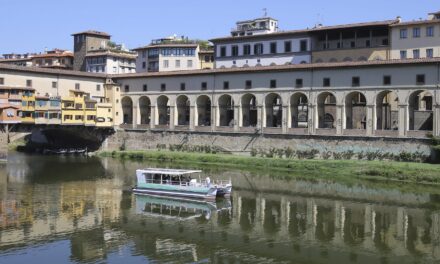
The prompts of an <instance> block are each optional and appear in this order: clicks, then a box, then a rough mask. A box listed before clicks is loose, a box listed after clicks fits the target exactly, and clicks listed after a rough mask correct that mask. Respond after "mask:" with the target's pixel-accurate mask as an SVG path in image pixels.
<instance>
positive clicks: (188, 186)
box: [133, 168, 232, 200]
mask: <svg viewBox="0 0 440 264" xmlns="http://www.w3.org/2000/svg"><path fill="white" fill-rule="evenodd" d="M201 172H202V171H200V170H179V169H159V168H147V169H139V170H136V178H137V185H136V187H134V188H133V192H135V193H138V194H150V195H162V196H171V197H179V198H186V199H204V200H215V199H216V197H224V196H228V195H230V194H231V191H232V184H231V181H230V180H229V181H228V182H225V181H216V182H211V180H210V178H209V177H207V178H205V179H203V180H202V179H201V177H200V173H201Z"/></svg>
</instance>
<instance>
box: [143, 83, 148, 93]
mask: <svg viewBox="0 0 440 264" xmlns="http://www.w3.org/2000/svg"><path fill="white" fill-rule="evenodd" d="M147 90H148V86H147V85H146V84H144V85H143V86H142V91H144V92H146V91H147Z"/></svg>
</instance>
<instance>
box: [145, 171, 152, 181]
mask: <svg viewBox="0 0 440 264" xmlns="http://www.w3.org/2000/svg"><path fill="white" fill-rule="evenodd" d="M144 177H145V182H146V183H152V182H153V175H152V174H149V173H144Z"/></svg>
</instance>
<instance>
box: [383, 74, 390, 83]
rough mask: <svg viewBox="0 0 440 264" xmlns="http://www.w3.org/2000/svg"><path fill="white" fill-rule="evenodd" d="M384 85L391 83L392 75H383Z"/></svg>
mask: <svg viewBox="0 0 440 264" xmlns="http://www.w3.org/2000/svg"><path fill="white" fill-rule="evenodd" d="M383 85H391V76H390V75H385V76H384V77H383Z"/></svg>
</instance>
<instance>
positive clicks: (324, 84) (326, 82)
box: [322, 78, 330, 87]
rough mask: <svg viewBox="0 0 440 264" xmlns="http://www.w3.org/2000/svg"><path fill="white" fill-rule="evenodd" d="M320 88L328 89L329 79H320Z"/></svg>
mask: <svg viewBox="0 0 440 264" xmlns="http://www.w3.org/2000/svg"><path fill="white" fill-rule="evenodd" d="M322 86H323V87H330V78H324V79H322Z"/></svg>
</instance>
